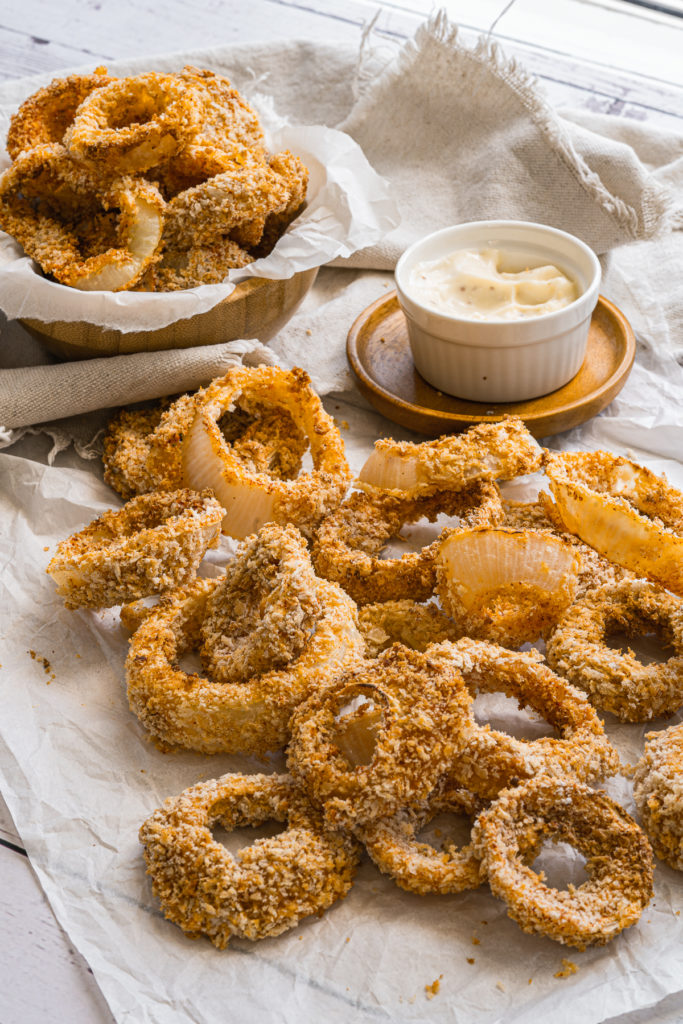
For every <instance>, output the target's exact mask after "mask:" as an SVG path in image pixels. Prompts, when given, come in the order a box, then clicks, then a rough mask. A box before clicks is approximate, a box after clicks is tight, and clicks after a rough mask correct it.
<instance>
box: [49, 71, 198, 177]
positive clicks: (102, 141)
mask: <svg viewBox="0 0 683 1024" xmlns="http://www.w3.org/2000/svg"><path fill="white" fill-rule="evenodd" d="M200 109H201V106H200V103H199V101H198V96H197V94H196V92H195V90H194V89H193V88H192V86H191V85H190V84H189V83H188V82H186V81H182V80H180V79H179V78H178V77H177V76H176V75H161V74H157V73H156V72H154V71H150V72H148V73H147V74H144V75H136V76H135V77H133V78H120V79H115V80H114V81H113V82H110V83H109V84H108V85H105V86H102V87H101V88H99V89H96V90H95V91H94V92H91V93H90V95H89V96H87V97H86V98H85V99H84V100H83V102H82V103H81V105H80V107H79V108H78V110H77V111H76V115H75V117H74V120H73V123H72V125H71V126H70V128H69V129H68V130H67V132H66V134H65V136H64V143H65V145H66V147H67V149H68V150H69V152H70V154H71V156H72V157H74V159H76V160H82V161H87V162H89V163H94V164H97V165H102V166H103V167H104V168H105V169H106V173H108V174H111V173H112V172H116V173H124V174H129V173H134V174H135V173H140V172H141V171H146V170H148V169H149V168H150V167H154V166H155V164H159V163H162V162H163V161H165V160H168V159H170V158H171V157H172V156H173V155H174V154H175V153H177V152H178V151H179V150H180V149H181V148H182V146H183V145H184V144H185V142H186V141H188V140H189V138H190V136H191V134H192V132H193V130H194V129H195V126H196V125H197V122H198V119H199V113H200Z"/></svg>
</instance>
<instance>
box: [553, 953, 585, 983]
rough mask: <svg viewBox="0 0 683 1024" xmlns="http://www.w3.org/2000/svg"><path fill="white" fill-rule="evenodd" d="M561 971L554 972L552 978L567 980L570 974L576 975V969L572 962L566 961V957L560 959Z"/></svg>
mask: <svg viewBox="0 0 683 1024" xmlns="http://www.w3.org/2000/svg"><path fill="white" fill-rule="evenodd" d="M562 967H563V970H561V971H556V972H555V974H554V975H553V977H555V978H569V977H570V976H571V975H572V974H576V972H577V971H578V969H579V968H578V967H577V966H576V964H575V963H574V961H573V960H567V959H566V957H562Z"/></svg>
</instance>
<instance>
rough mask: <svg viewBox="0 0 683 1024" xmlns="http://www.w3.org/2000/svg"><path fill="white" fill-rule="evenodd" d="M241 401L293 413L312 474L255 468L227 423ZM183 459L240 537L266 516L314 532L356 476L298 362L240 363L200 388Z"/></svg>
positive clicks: (188, 478)
mask: <svg viewBox="0 0 683 1024" xmlns="http://www.w3.org/2000/svg"><path fill="white" fill-rule="evenodd" d="M238 403H239V404H241V405H243V406H244V407H246V408H248V407H249V405H251V406H258V407H259V408H261V409H271V410H281V411H282V412H283V413H284V414H286V415H287V417H288V418H289V421H290V422H293V424H294V427H295V428H296V430H297V432H300V433H301V434H302V435H303V436H304V437H305V439H306V440H307V441H308V443H309V445H310V453H311V458H312V460H313V470H312V472H308V473H304V474H302V475H301V476H298V477H296V479H293V480H289V479H282V478H281V477H280V476H277V475H275V474H271V473H268V472H262V471H261V470H260V469H255V470H252V469H250V468H249V466H248V465H246V464H245V462H244V461H243V459H242V458H241V453H240V452H238V451H235V450H234V449H233V447H232V445H231V444H230V442H228V441H226V439H225V436H224V434H223V431H222V429H221V427H222V425H223V424H224V423H226V425H227V426H228V427H229V425H230V417H229V414H230V411H231V410H233V409H234V408H235V406H236V405H237V404H238ZM226 414H228V415H227V416H226ZM182 458H183V479H184V482H185V484H186V486H189V487H195V488H196V487H197V486H199V485H201V487H202V488H203V487H211V488H212V489H213V490H214V491H215V493H216V497H217V498H218V500H219V501H220V502H221V504H222V505H223V507H224V508H225V509H226V516H225V519H224V522H223V532H224V533H227V534H229V535H230V536H232V537H237V538H243V537H247V536H248V535H249V534H250V533H253V532H254V531H255V530H257V529H258V528H259V527H260V526H261V525H262V524H263V523H267V522H276V523H289V522H291V523H294V525H295V526H297V527H298V528H299V529H300V530H301V531H302V532H303V533H304V534H306V535H309V534H310V533H311V532H312V530H313V529H314V528H315V527H316V526H317V525H318V523H319V522H320V520H321V519H323V518H324V517H325V516H326V515H329V513H330V512H331V511H332V509H334V508H336V507H337V505H338V504H339V502H340V501H341V500H342V498H343V496H344V492H345V490H346V488H347V486H348V482H349V478H350V474H349V469H348V465H347V463H346V459H345V457H344V442H343V441H342V439H341V437H340V434H339V431H338V430H337V428H336V427H335V425H334V421H333V420H332V417H331V416H328V414H327V413H326V412H325V410H324V409H323V406H322V403H321V401H320V399H319V398H318V396H317V395H316V393H315V391H314V390H313V388H312V387H311V382H310V378H309V376H308V374H307V373H305V372H304V371H303V370H300V369H297V368H295V369H293V370H290V371H286V370H281V369H279V368H278V367H266V366H259V367H256V368H248V367H236V368H235V369H232V370H228V372H227V374H226V375H225V377H222V378H220V379H219V380H215V381H214V382H213V383H212V384H211V385H210V386H209V387H208V388H207V389H206V390H204V391H200V392H199V394H198V395H197V397H196V414H195V418H194V421H193V423H192V426H191V427H190V429H189V431H188V433H187V437H186V439H185V441H184V443H183V454H182Z"/></svg>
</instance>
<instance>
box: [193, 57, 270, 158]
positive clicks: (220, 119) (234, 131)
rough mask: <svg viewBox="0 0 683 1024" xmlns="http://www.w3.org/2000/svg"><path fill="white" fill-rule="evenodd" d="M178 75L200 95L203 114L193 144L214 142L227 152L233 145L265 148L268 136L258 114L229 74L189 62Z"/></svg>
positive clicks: (215, 145) (213, 144) (213, 143)
mask: <svg viewBox="0 0 683 1024" xmlns="http://www.w3.org/2000/svg"><path fill="white" fill-rule="evenodd" d="M178 78H179V79H180V80H181V81H182V82H186V83H187V84H188V85H189V86H190V87H191V88H192V90H193V92H194V93H195V95H196V96H197V102H198V103H199V104H200V106H201V115H200V117H199V119H198V122H197V124H196V126H195V128H194V131H193V133H192V135H191V139H190V144H192V145H196V146H205V147H206V146H213V147H215V148H216V149H219V150H222V151H223V152H226V151H229V149H230V148H232V146H235V145H238V146H246V147H247V148H249V149H252V150H256V151H258V150H263V149H264V145H265V139H264V137H263V129H262V128H261V123H260V121H259V119H258V115H257V114H256V112H255V111H254V110H252V108H251V107H250V106H249V104H248V103H247V102H246V100H245V99H244V97H243V96H241V95H240V94H239V92H238V91H237V89H234V88H233V87H232V86H231V85H230V82H229V81H228V79H227V78H225V77H224V76H223V75H217V74H216V73H215V72H213V71H207V70H200V69H199V68H195V67H192V65H190V64H188V65H187V66H186V67H184V68H183V70H182V72H181V74H180V75H179V76H178Z"/></svg>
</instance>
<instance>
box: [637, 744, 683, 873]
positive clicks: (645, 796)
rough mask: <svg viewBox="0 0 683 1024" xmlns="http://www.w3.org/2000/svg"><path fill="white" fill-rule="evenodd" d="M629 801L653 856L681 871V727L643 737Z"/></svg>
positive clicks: (682, 790)
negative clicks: (650, 845) (641, 753)
mask: <svg viewBox="0 0 683 1024" xmlns="http://www.w3.org/2000/svg"><path fill="white" fill-rule="evenodd" d="M633 797H634V799H635V802H636V807H637V808H638V813H639V814H640V819H641V821H642V823H643V828H644V829H645V831H646V832H647V834H648V836H649V838H650V842H651V843H652V846H653V849H654V851H655V853H656V854H657V856H658V857H660V858H661V859H662V860H663V861H666V863H667V864H668V865H669V866H670V867H672V868H675V870H676V871H683V725H673V726H671V727H670V728H668V729H664V730H663V731H662V732H649V733H648V734H647V742H646V743H645V752H644V754H643V756H642V757H641V759H640V761H639V762H638V764H637V765H636V771H635V774H634V776H633Z"/></svg>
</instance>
